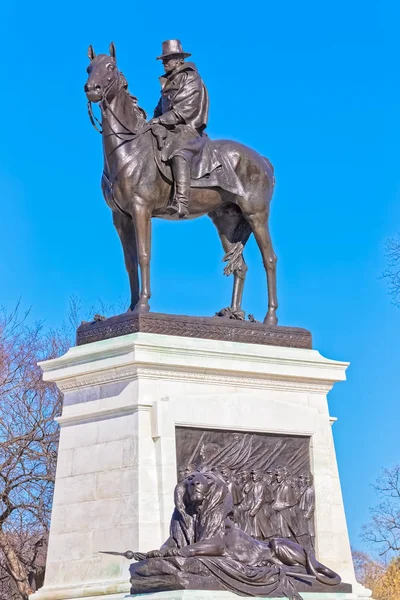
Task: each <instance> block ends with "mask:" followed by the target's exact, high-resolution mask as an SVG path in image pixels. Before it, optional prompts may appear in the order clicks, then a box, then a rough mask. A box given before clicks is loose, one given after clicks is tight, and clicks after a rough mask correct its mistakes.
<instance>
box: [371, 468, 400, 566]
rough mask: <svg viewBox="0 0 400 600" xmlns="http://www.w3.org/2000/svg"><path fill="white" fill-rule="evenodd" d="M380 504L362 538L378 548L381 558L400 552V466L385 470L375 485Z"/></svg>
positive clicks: (375, 508)
mask: <svg viewBox="0 0 400 600" xmlns="http://www.w3.org/2000/svg"><path fill="white" fill-rule="evenodd" d="M374 488H375V490H376V491H377V493H378V496H379V498H380V502H379V504H378V505H377V506H375V507H374V508H372V509H371V521H370V522H369V523H368V524H367V525H365V526H364V528H363V534H362V537H363V538H364V539H365V540H366V541H367V542H369V543H371V544H373V545H374V546H376V547H377V548H378V551H379V554H380V556H385V555H393V553H398V552H400V465H397V466H395V467H393V468H392V469H384V470H383V472H382V475H381V476H380V477H379V478H378V480H377V481H376V483H375V485H374Z"/></svg>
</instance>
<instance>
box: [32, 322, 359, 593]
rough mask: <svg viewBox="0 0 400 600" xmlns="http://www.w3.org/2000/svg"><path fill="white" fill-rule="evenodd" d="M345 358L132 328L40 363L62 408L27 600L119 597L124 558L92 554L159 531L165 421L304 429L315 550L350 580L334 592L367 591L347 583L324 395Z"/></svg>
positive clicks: (125, 579)
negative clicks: (41, 575)
mask: <svg viewBox="0 0 400 600" xmlns="http://www.w3.org/2000/svg"><path fill="white" fill-rule="evenodd" d="M347 365H348V363H344V362H338V361H333V360H329V359H326V358H324V357H323V356H321V355H320V354H319V352H318V351H316V350H309V349H301V348H283V347H278V346H275V347H273V346H261V345H257V344H245V343H238V342H227V341H216V340H204V339H190V338H184V337H177V336H166V335H158V334H151V333H143V332H139V333H133V334H129V335H125V336H122V337H118V338H113V339H108V340H103V341H98V342H94V343H90V344H87V345H84V346H79V347H74V348H71V349H70V350H69V351H68V352H67V354H66V355H64V356H62V357H60V358H58V359H55V360H50V361H47V362H44V363H42V365H41V367H42V369H43V371H44V378H45V380H47V381H55V382H56V384H57V385H58V387H59V389H60V390H61V391H62V392H63V393H64V405H63V411H62V415H61V417H59V423H60V426H61V433H60V447H59V456H58V465H57V475H56V485H55V494H54V503H53V512H52V520H51V530H50V540H49V550H48V558H47V567H46V578H45V585H44V587H43V588H42V589H40V590H39V591H38V592H37V593H36V594H34V595H33V596H32V598H33V599H34V600H67V599H68V600H71V599H75V598H86V599H88V598H98V597H99V596H101V597H103V598H107V599H108V600H111V599H115V600H116V599H117V598H118V599H122V598H124V597H125V596H126V595H127V594H129V587H130V586H129V572H128V567H129V561H127V560H126V559H124V558H122V557H117V556H110V555H106V554H100V553H99V552H100V551H104V550H113V551H119V552H123V551H125V550H128V549H131V550H136V551H148V550H150V549H154V548H157V547H159V546H160V545H161V543H162V542H163V541H164V540H165V539H166V538H167V537H168V527H169V521H170V518H171V514H172V510H173V492H174V486H175V484H176V447H175V427H176V426H187V427H202V428H215V429H229V430H235V431H253V432H267V433H277V434H282V433H284V434H295V435H304V436H309V437H310V439H311V464H312V471H313V474H314V484H315V491H316V512H315V523H316V547H317V557H318V558H319V560H320V561H321V562H323V563H325V564H327V565H329V566H330V567H331V568H332V569H334V570H335V571H337V572H338V573H340V574H341V576H342V578H343V581H346V582H348V583H352V584H353V585H354V588H353V590H354V591H353V594H351V595H348V594H347V595H346V598H343V600H348V597H349V598H350V597H351V598H354V599H357V598H358V599H361V598H368V597H369V593H368V592H367V590H364V589H363V588H361V586H358V584H356V583H355V576H354V570H353V564H352V560H351V552H350V545H349V540H348V533H347V526H346V519H345V514H344V508H343V500H342V494H341V489H340V481H339V475H338V469H337V464H336V456H335V449H334V445H333V439H332V431H331V426H332V423H333V422H334V419H333V418H332V417H331V416H330V415H329V410H328V403H327V393H328V392H329V390H330V389H331V388H332V386H333V384H334V383H335V382H338V381H343V380H344V379H345V370H346V368H347ZM163 594H164V595H165V594H167V592H165V593H163ZM168 594H169V596H168V598H170V599H171V600H172V599H175V598H177V597H178V595H179V598H180V597H181V596H185V598H186V597H188V599H189V597H190V598H192V596H193V594H197V595H199V594H200V595H202V594H203V593H201V592H193V591H190V592H189V591H185V592H176V593H172V592H168ZM210 594H212V597H213V598H216V597H217V595H218V596H219V595H221V592H204V594H203V595H202V598H203V596H204V598H205V595H207V598H208V597H210V598H211V596H210ZM229 595H230V596H232V597H233V595H231V594H229ZM153 596H154V595H151V600H154V599H153ZM157 597H160V598H161V597H164V596H159V595H157ZM235 597H236V596H235ZM304 597H306V595H305V596H304ZM313 597H314V598H315V600H318V598H317V597H316V595H313ZM321 597H322V596H321ZM324 597H326V598H328V597H327V596H324ZM193 598H194V596H193ZM199 598H200V596H199ZM146 599H147V600H150V596H146ZM196 600H197V596H196ZM221 600H222V597H221ZM223 600H225V596H224V599H223Z"/></svg>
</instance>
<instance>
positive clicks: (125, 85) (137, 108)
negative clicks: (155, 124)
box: [119, 71, 147, 121]
mask: <svg viewBox="0 0 400 600" xmlns="http://www.w3.org/2000/svg"><path fill="white" fill-rule="evenodd" d="M119 76H120V79H121V82H122V87H123V88H124V90H125V91H126V93H127V94H128V96H129V98H130V99H131V100H132V104H133V108H134V110H135V111H136V112H137V111H138V112H139V113H140V114H141V116H142V117H143V119H144V120H145V121H146V119H147V113H146V111H145V110H144V108H142V107H141V106H139V104H138V99H137V98H136V96H133V95H132V94H131V93H130V91H129V90H128V81H127V79H126V77H125V75H124V74H123V73H122V71H120V72H119Z"/></svg>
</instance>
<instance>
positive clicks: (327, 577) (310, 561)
mask: <svg viewBox="0 0 400 600" xmlns="http://www.w3.org/2000/svg"><path fill="white" fill-rule="evenodd" d="M304 551H305V554H306V560H307V571H308V572H309V573H310V574H311V575H314V577H315V578H316V580H317V581H319V582H320V583H324V584H325V585H338V584H339V583H340V582H341V581H342V578H341V577H340V575H338V574H337V573H335V571H332V570H331V569H329V568H328V567H326V566H325V565H323V564H321V563H320V562H318V561H317V559H316V558H315V556H314V555H313V554H312V553H311V552H309V551H308V550H304Z"/></svg>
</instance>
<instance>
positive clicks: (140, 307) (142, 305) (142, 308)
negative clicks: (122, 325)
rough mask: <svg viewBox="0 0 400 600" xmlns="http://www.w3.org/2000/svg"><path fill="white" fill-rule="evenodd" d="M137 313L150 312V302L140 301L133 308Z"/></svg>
mask: <svg viewBox="0 0 400 600" xmlns="http://www.w3.org/2000/svg"><path fill="white" fill-rule="evenodd" d="M132 312H134V313H135V314H136V315H142V314H143V313H148V312H150V304H149V303H148V302H140V301H139V302H138V303H137V304H136V306H135V308H134V309H133V311H132Z"/></svg>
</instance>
